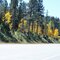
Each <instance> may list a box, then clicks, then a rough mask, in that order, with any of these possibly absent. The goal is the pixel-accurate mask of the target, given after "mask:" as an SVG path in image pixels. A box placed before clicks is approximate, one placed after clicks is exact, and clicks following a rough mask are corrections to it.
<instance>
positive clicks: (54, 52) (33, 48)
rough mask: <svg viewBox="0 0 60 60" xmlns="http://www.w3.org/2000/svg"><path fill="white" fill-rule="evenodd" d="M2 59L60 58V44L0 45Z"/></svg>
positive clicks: (37, 59)
mask: <svg viewBox="0 0 60 60" xmlns="http://www.w3.org/2000/svg"><path fill="white" fill-rule="evenodd" d="M0 60H60V45H58V44H57V45H50V44H48V45H47V44H45V45H31V44H30V45H28V44H27V45H17V44H13V45H12V44H10V45H9V44H2V45H0Z"/></svg>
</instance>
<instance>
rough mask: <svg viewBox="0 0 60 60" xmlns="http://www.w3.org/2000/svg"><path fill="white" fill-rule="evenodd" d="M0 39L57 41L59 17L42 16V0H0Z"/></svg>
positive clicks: (8, 40)
mask: <svg viewBox="0 0 60 60" xmlns="http://www.w3.org/2000/svg"><path fill="white" fill-rule="evenodd" d="M0 41H1V42H6V43H8V42H9V43H59V42H60V19H59V18H56V17H53V16H48V12H47V13H46V16H44V6H43V0H29V2H28V3H26V2H25V1H23V0H11V2H10V5H9V6H8V2H7V0H0Z"/></svg>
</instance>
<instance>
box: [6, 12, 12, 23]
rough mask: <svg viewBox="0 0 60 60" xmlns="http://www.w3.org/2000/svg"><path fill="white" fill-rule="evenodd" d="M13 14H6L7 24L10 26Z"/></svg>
mask: <svg viewBox="0 0 60 60" xmlns="http://www.w3.org/2000/svg"><path fill="white" fill-rule="evenodd" d="M11 16H12V15H11V14H10V12H7V13H6V14H5V19H6V22H7V23H8V24H9V23H10V22H11Z"/></svg>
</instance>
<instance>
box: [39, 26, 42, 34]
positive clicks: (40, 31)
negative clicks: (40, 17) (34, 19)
mask: <svg viewBox="0 0 60 60" xmlns="http://www.w3.org/2000/svg"><path fill="white" fill-rule="evenodd" d="M38 34H42V29H41V27H40V26H38Z"/></svg>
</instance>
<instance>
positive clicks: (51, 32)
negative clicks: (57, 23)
mask: <svg viewBox="0 0 60 60" xmlns="http://www.w3.org/2000/svg"><path fill="white" fill-rule="evenodd" d="M47 27H48V29H47V30H48V32H47V34H48V36H53V31H52V29H51V27H50V24H47Z"/></svg>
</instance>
